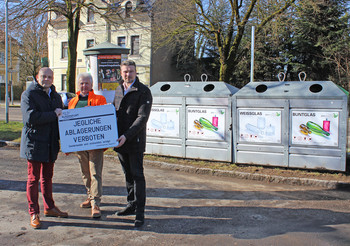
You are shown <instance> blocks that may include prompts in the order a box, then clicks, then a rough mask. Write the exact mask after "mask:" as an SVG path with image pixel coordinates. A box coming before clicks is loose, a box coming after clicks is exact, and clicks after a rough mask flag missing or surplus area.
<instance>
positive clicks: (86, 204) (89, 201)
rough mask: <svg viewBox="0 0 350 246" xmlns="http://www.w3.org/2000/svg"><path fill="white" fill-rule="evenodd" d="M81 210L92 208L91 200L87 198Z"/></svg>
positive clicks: (81, 204) (81, 205)
mask: <svg viewBox="0 0 350 246" xmlns="http://www.w3.org/2000/svg"><path fill="white" fill-rule="evenodd" d="M80 207H81V208H91V200H90V198H87V199H86V200H85V202H82V203H80Z"/></svg>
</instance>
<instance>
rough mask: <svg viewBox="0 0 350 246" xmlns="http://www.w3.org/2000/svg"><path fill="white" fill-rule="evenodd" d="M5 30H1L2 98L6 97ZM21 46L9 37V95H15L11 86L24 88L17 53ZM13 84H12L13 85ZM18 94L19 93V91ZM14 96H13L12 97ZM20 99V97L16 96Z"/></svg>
mask: <svg viewBox="0 0 350 246" xmlns="http://www.w3.org/2000/svg"><path fill="white" fill-rule="evenodd" d="M5 48H6V47H5V32H4V31H3V30H0V91H1V100H3V99H4V98H5V97H4V95H5V83H6V81H5V77H6V74H5V58H6V51H5ZM19 48H20V45H19V43H18V42H17V40H16V39H14V38H12V37H9V39H8V81H9V84H8V85H9V96H10V97H11V96H12V95H13V90H12V92H11V88H12V89H13V87H15V88H19V90H20V89H22V86H23V84H22V83H21V82H20V80H19V59H18V56H17V55H16V54H18V50H19ZM11 84H12V86H11ZM17 94H18V93H17ZM11 98H12V97H11ZM16 99H18V98H16Z"/></svg>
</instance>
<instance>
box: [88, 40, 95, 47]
mask: <svg viewBox="0 0 350 246" xmlns="http://www.w3.org/2000/svg"><path fill="white" fill-rule="evenodd" d="M94 45H95V40H93V39H87V40H86V48H87V49H88V48H91V47H94Z"/></svg>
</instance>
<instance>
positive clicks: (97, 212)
mask: <svg viewBox="0 0 350 246" xmlns="http://www.w3.org/2000/svg"><path fill="white" fill-rule="evenodd" d="M91 216H92V218H100V217H101V210H100V208H99V207H98V206H97V205H95V206H93V207H92V209H91Z"/></svg>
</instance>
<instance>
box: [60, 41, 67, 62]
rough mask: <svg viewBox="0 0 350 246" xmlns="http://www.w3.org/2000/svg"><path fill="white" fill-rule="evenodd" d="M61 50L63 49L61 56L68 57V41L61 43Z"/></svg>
mask: <svg viewBox="0 0 350 246" xmlns="http://www.w3.org/2000/svg"><path fill="white" fill-rule="evenodd" d="M61 50H62V54H61V58H62V59H68V42H62V43H61Z"/></svg>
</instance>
